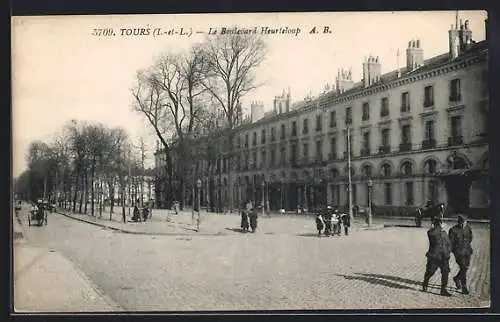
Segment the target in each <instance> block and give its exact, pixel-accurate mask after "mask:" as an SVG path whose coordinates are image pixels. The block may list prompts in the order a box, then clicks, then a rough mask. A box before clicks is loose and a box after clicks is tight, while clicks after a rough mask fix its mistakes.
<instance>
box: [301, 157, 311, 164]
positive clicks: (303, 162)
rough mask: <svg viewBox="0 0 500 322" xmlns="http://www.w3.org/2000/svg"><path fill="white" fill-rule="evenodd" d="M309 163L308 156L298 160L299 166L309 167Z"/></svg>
mask: <svg viewBox="0 0 500 322" xmlns="http://www.w3.org/2000/svg"><path fill="white" fill-rule="evenodd" d="M309 163H311V160H310V159H309V157H308V156H304V157H302V158H300V164H301V165H309Z"/></svg>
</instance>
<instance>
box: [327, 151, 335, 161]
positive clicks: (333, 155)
mask: <svg viewBox="0 0 500 322" xmlns="http://www.w3.org/2000/svg"><path fill="white" fill-rule="evenodd" d="M328 160H337V153H336V152H331V153H329V154H328Z"/></svg>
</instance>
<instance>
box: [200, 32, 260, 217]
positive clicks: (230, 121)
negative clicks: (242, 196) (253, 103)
mask: <svg viewBox="0 0 500 322" xmlns="http://www.w3.org/2000/svg"><path fill="white" fill-rule="evenodd" d="M203 52H204V57H205V63H204V75H205V77H204V78H203V80H202V85H203V87H204V88H205V89H206V90H207V91H208V92H209V93H210V94H211V96H212V98H213V99H214V101H215V102H216V103H217V105H218V106H219V108H221V109H222V110H223V112H224V115H225V118H226V124H225V125H226V127H227V128H228V129H229V135H228V139H229V140H228V150H229V151H228V154H229V159H228V160H229V167H228V179H229V180H228V186H229V203H230V207H231V208H232V207H233V192H232V187H233V182H232V170H233V162H232V161H233V157H234V156H233V144H234V142H233V141H234V133H233V131H232V130H233V128H234V126H235V125H236V120H237V118H238V116H239V115H238V114H239V111H238V105H239V102H240V100H241V99H242V98H243V97H244V96H245V94H247V93H248V92H250V91H251V90H253V89H255V88H257V87H258V86H260V85H262V84H257V83H256V77H255V72H256V70H257V69H258V68H259V66H260V65H261V63H262V62H263V61H264V59H265V57H266V52H267V48H266V44H265V42H264V41H263V39H262V38H261V37H259V36H255V35H240V34H234V35H218V36H215V37H210V38H207V40H206V41H205V44H204V46H203Z"/></svg>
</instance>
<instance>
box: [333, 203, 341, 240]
mask: <svg viewBox="0 0 500 322" xmlns="http://www.w3.org/2000/svg"><path fill="white" fill-rule="evenodd" d="M331 220H332V235H338V236H340V232H341V229H342V228H341V227H340V214H339V211H338V210H337V209H335V211H334V212H333V215H332V219H331Z"/></svg>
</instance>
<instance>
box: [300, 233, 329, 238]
mask: <svg viewBox="0 0 500 322" xmlns="http://www.w3.org/2000/svg"><path fill="white" fill-rule="evenodd" d="M297 236H299V237H316V238H319V237H328V236H323V235H321V236H319V235H318V233H302V234H297Z"/></svg>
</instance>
